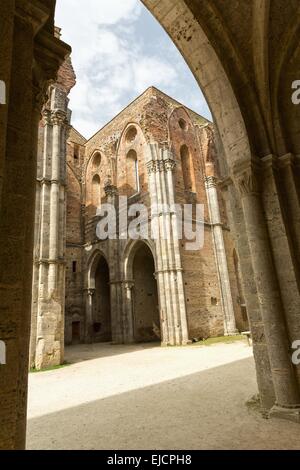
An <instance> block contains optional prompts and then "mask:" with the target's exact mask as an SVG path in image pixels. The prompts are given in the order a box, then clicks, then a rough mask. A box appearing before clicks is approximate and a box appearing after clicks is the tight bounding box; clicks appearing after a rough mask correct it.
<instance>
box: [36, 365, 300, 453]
mask: <svg viewBox="0 0 300 470" xmlns="http://www.w3.org/2000/svg"><path fill="white" fill-rule="evenodd" d="M256 391H257V390H256V382H255V372H254V365H253V359H252V358H249V359H243V360H239V361H236V362H232V363H230V364H226V365H223V366H220V367H214V368H211V369H209V370H205V371H201V372H198V373H195V374H191V375H187V376H185V377H181V378H178V379H175V380H169V381H165V382H162V383H159V384H157V385H153V386H148V387H145V388H140V389H136V390H133V391H130V392H126V393H122V394H119V395H114V396H112V397H108V398H104V399H101V400H98V401H94V402H90V403H86V404H83V405H80V406H77V407H74V408H67V407H66V409H65V410H63V411H59V412H56V413H53V414H48V415H44V416H42V417H38V418H33V419H31V420H29V423H28V442H27V448H28V449H118V450H121V449H299V448H300V426H299V425H297V424H294V423H289V422H286V421H281V420H273V419H272V420H265V419H263V418H262V417H261V416H260V415H259V414H258V413H257V412H256V411H253V410H251V409H249V408H248V407H247V406H246V405H245V403H246V401H247V400H248V399H249V398H250V397H251V396H252V395H254V394H255V393H256ZM66 406H67V404H66Z"/></svg>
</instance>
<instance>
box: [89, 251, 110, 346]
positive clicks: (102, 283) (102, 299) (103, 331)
mask: <svg viewBox="0 0 300 470" xmlns="http://www.w3.org/2000/svg"><path fill="white" fill-rule="evenodd" d="M91 326H92V328H91V329H92V339H93V341H94V342H99V343H100V342H106V341H111V340H112V332H111V308H110V283H109V267H108V264H107V262H106V259H105V258H104V257H103V256H101V257H100V259H99V261H98V263H97V267H96V271H95V292H94V296H93V311H92V325H91Z"/></svg>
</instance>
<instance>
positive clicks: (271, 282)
mask: <svg viewBox="0 0 300 470" xmlns="http://www.w3.org/2000/svg"><path fill="white" fill-rule="evenodd" d="M260 170H261V168H260V166H259V165H255V164H254V163H251V164H249V163H246V164H245V165H240V166H239V167H236V168H235V182H236V185H237V187H238V188H239V191H240V195H241V199H242V207H243V213H244V218H245V224H246V233H247V239H248V243H249V248H250V253H251V261H252V266H253V273H254V279H255V284H256V288H257V295H258V301H259V306H260V311H261V316H262V320H263V323H264V332H265V336H266V343H267V347H268V352H269V358H270V364H271V371H272V378H273V384H274V391H275V396H276V405H275V407H274V408H273V410H272V413H273V414H277V413H281V412H282V415H283V416H284V415H288V414H292V415H293V417H294V418H295V419H296V420H299V410H300V397H299V387H298V384H297V380H296V375H295V370H294V367H293V365H292V362H291V357H290V344H289V338H288V334H287V329H286V323H285V318H284V308H283V304H282V298H281V295H280V286H279V283H278V278H277V276H276V269H275V266H274V261H273V255H272V251H271V247H270V242H269V234H268V229H267V222H266V219H265V215H264V209H263V204H262V196H261V187H260V184H259V183H260V178H259V171H260ZM260 176H261V175H260Z"/></svg>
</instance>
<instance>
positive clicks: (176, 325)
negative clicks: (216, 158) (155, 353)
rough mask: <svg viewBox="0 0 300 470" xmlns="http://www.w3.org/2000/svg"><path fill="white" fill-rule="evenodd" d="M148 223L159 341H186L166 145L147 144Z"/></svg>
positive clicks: (172, 164) (172, 165)
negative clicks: (150, 209)
mask: <svg viewBox="0 0 300 470" xmlns="http://www.w3.org/2000/svg"><path fill="white" fill-rule="evenodd" d="M147 167H148V174H149V187H150V197H151V205H152V207H153V208H154V209H155V210H154V212H153V213H152V223H153V224H154V225H155V227H156V232H157V236H156V239H155V246H156V253H157V272H156V276H157V281H158V292H159V301H160V312H161V331H162V343H163V344H166V345H168V344H170V345H183V344H187V342H188V328H187V317H186V305H185V296H184V288H183V279H182V265H181V257H180V250H179V243H178V232H177V214H176V211H175V208H174V182H173V170H174V168H175V161H174V159H173V158H172V155H171V153H170V151H169V150H168V149H161V148H159V146H158V145H157V144H150V145H149V148H148V160H147Z"/></svg>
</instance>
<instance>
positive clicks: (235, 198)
mask: <svg viewBox="0 0 300 470" xmlns="http://www.w3.org/2000/svg"><path fill="white" fill-rule="evenodd" d="M222 190H223V195H224V198H225V201H226V208H227V215H228V217H229V220H230V229H231V232H232V233H233V234H234V238H235V241H236V247H237V250H238V253H239V257H240V259H241V260H242V261H243V262H242V263H241V264H240V268H241V275H242V283H243V291H244V295H245V302H246V307H247V313H248V318H249V325H250V330H251V336H252V345H253V355H254V359H255V364H256V377H257V384H258V389H259V396H260V402H261V407H262V413H263V415H266V416H267V415H268V413H269V410H270V409H271V408H272V406H273V405H274V403H275V395H274V385H273V379H272V372H271V366H270V360H269V353H268V346H267V344H266V337H265V332H264V325H263V320H262V317H261V312H260V305H259V302H258V296H257V288H256V283H255V279H254V274H253V267H252V260H251V254H250V249H249V243H248V238H247V233H246V228H245V221H244V216H243V209H242V204H241V198H240V195H239V192H238V191H237V189H236V187H235V185H234V184H233V181H232V179H231V178H226V179H225V180H223V181H222Z"/></svg>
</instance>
